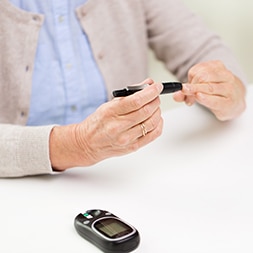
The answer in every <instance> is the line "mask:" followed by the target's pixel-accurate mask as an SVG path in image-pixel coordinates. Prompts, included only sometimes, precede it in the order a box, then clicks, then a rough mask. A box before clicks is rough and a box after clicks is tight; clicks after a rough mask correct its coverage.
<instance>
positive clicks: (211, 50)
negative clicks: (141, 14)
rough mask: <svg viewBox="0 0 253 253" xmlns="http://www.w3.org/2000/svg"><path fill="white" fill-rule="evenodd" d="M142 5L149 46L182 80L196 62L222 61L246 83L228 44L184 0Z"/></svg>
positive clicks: (155, 0)
mask: <svg viewBox="0 0 253 253" xmlns="http://www.w3.org/2000/svg"><path fill="white" fill-rule="evenodd" d="M143 6H144V8H145V15H146V20H147V29H148V35H149V45H150V47H151V48H152V49H153V51H154V52H155V55H156V57H157V58H158V59H159V60H161V61H162V62H164V64H165V66H166V68H167V69H168V70H169V71H170V72H171V73H173V74H174V75H175V76H176V77H177V78H178V79H179V80H180V81H186V80H187V73H188V70H189V69H190V68H191V67H192V66H193V65H195V64H197V63H199V62H204V61H210V60H221V61H222V62H223V63H224V64H225V66H226V67H227V68H228V69H229V70H230V71H232V72H233V74H234V75H236V76H237V77H239V78H240V79H241V81H242V82H243V83H245V84H246V83H247V77H246V76H245V74H244V73H243V71H242V69H241V67H240V66H239V64H238V62H237V60H236V59H235V57H234V55H233V53H232V52H231V50H230V49H229V48H228V46H227V45H225V44H224V42H223V41H222V39H221V38H220V37H219V36H218V35H217V34H216V33H214V32H213V31H211V30H210V29H209V28H208V27H207V26H206V25H205V23H204V22H203V20H202V19H201V18H200V17H198V16H197V15H195V13H193V12H192V11H191V10H189V9H188V8H187V7H186V6H185V5H184V3H183V2H182V1H181V0H177V1H175V0H159V1H157V0H150V1H144V2H143Z"/></svg>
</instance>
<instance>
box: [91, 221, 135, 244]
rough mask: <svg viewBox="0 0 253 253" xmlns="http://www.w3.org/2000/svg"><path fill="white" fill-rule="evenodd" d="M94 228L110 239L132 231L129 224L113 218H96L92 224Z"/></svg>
mask: <svg viewBox="0 0 253 253" xmlns="http://www.w3.org/2000/svg"><path fill="white" fill-rule="evenodd" d="M94 228H95V229H97V230H98V231H99V232H100V233H102V234H103V235H105V236H107V237H109V238H111V239H116V238H120V237H122V236H125V235H128V234H130V233H132V232H133V229H132V228H131V227H130V226H128V225H127V224H125V223H123V222H121V221H120V220H118V219H114V218H107V219H101V220H98V221H97V222H96V223H95V224H94Z"/></svg>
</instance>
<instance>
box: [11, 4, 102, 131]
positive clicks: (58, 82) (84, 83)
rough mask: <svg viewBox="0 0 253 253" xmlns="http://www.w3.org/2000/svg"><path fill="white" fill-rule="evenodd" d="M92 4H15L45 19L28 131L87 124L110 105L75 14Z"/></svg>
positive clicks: (37, 56) (35, 68)
mask: <svg viewBox="0 0 253 253" xmlns="http://www.w3.org/2000/svg"><path fill="white" fill-rule="evenodd" d="M86 1H87V0H69V1H68V0H53V1H50V0H10V2H11V3H13V4H14V5H15V6H16V7H19V8H21V9H23V10H26V11H31V12H35V13H41V14H43V15H44V16H45V20H44V23H43V26H42V28H41V31H40V34H39V42H38V47H37V52H36V57H35V66H34V74H33V86H32V95H31V102H30V113H29V118H28V122H27V125H33V126H34V125H47V124H59V125H64V124H70V123H76V122H80V121H82V120H83V119H84V118H86V117H87V116H88V115H89V114H91V113H92V112H94V111H95V110H96V108H97V107H98V106H99V105H101V104H102V103H104V102H105V101H106V99H107V96H106V89H105V85H104V81H103V78H102V76H101V73H100V72H99V69H98V67H97V65H96V62H95V60H94V58H93V55H92V50H91V48H90V45H89V41H88V39H87V37H86V34H85V33H84V31H83V30H82V28H81V26H80V24H79V22H78V20H77V17H76V15H75V8H76V7H78V6H80V5H81V4H83V3H85V2H86Z"/></svg>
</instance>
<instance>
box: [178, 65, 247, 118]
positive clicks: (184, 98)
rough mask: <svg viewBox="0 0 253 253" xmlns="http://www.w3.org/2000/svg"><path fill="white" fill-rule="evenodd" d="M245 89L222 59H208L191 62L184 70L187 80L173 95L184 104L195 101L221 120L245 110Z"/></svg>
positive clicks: (233, 116) (190, 103) (235, 115)
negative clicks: (194, 63)
mask: <svg viewBox="0 0 253 253" xmlns="http://www.w3.org/2000/svg"><path fill="white" fill-rule="evenodd" d="M245 93H246V92H245V86H244V84H243V83H242V82H241V81H240V80H239V79H238V78H237V77H236V76H235V75H233V73H231V72H230V71H229V70H228V69H227V68H226V67H225V66H224V64H223V63H222V62H220V61H209V62H204V63H199V64H197V65H195V66H193V67H192V68H191V69H190V70H189V72H188V83H185V84H183V89H182V91H178V92H176V93H175V94H174V95H173V97H174V100H175V101H177V102H185V103H186V104H187V105H192V104H193V103H194V102H195V101H196V102H198V103H199V104H201V105H203V106H205V107H207V108H209V109H210V110H211V111H212V112H213V113H214V115H215V116H216V117H217V119H219V120H221V121H225V120H231V119H234V118H236V117H237V116H239V115H240V114H241V113H242V112H243V111H244V110H245V107H246V103H245Z"/></svg>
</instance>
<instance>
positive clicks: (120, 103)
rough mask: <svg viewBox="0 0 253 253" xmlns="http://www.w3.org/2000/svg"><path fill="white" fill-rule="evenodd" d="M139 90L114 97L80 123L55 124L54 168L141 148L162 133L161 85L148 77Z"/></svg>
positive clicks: (87, 164) (67, 166)
mask: <svg viewBox="0 0 253 253" xmlns="http://www.w3.org/2000/svg"><path fill="white" fill-rule="evenodd" d="M144 83H147V84H150V85H149V86H148V87H146V88H145V89H143V90H142V91H139V92H136V93H135V94H133V95H131V96H127V97H121V98H114V99H113V100H112V101H110V102H107V103H105V104H103V105H102V106H100V107H99V108H98V109H97V111H96V112H95V113H93V114H92V115H90V116H89V117H88V118H87V119H85V120H84V121H83V122H81V123H80V124H73V125H68V126H56V127H54V128H53V130H52V132H51V136H50V159H51V164H52V167H53V168H54V169H55V170H64V169H67V168H70V167H76V166H89V165H92V164H95V163H97V162H99V161H101V160H103V159H106V158H109V157H113V156H119V155H124V154H127V153H130V152H133V151H136V150H137V149H139V148H141V147H143V146H144V145H146V144H148V143H150V142H151V141H153V140H155V139H156V138H157V137H158V136H160V135H161V133H162V128H163V120H162V117H161V109H160V99H159V94H160V93H161V91H162V89H163V87H162V84H160V83H154V82H153V80H151V79H146V80H144V81H143V82H142V83H141V84H144Z"/></svg>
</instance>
